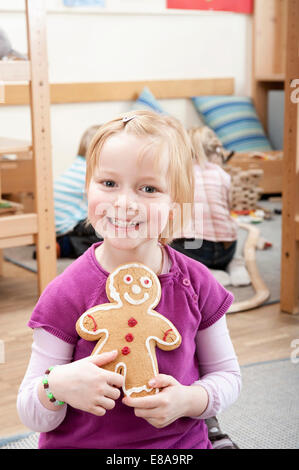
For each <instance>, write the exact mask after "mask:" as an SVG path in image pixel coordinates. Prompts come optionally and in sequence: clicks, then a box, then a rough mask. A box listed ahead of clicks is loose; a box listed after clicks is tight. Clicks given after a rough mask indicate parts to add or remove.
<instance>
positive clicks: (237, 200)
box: [225, 165, 263, 211]
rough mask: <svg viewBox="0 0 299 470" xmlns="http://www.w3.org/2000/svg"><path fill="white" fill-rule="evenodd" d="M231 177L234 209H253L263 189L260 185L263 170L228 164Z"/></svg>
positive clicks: (232, 205) (227, 168)
mask: <svg viewBox="0 0 299 470" xmlns="http://www.w3.org/2000/svg"><path fill="white" fill-rule="evenodd" d="M225 171H226V172H227V173H229V175H230V177H231V208H232V210H233V211H246V210H247V211H253V210H255V209H257V203H258V201H259V199H260V197H261V195H262V192H263V190H262V189H261V188H260V187H259V186H258V185H259V182H260V179H261V177H262V176H263V170H260V169H258V168H256V169H255V168H253V169H250V170H241V168H239V167H231V166H228V165H227V166H226V167H225Z"/></svg>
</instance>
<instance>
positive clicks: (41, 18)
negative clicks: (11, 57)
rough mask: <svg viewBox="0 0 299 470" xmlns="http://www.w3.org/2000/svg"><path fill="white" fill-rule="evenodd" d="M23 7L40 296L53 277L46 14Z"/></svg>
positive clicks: (36, 3) (34, 5) (39, 5)
mask: <svg viewBox="0 0 299 470" xmlns="http://www.w3.org/2000/svg"><path fill="white" fill-rule="evenodd" d="M26 5H27V8H26V15H27V38H28V51H29V59H30V61H31V82H30V97H31V99H30V108H31V123H32V150H33V159H34V168H35V195H36V197H35V203H36V213H37V220H38V232H37V234H36V235H35V240H36V254H37V262H38V284H39V292H40V293H41V292H42V291H43V289H44V288H45V287H46V285H47V284H48V283H49V282H50V281H51V280H52V279H53V278H54V277H55V276H56V247H55V245H56V240H55V231H54V204H53V177H52V162H51V135H50V91H49V83H48V53H47V43H46V11H45V2H43V1H42V2H41V1H40V0H26Z"/></svg>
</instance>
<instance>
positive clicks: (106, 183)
mask: <svg viewBox="0 0 299 470" xmlns="http://www.w3.org/2000/svg"><path fill="white" fill-rule="evenodd" d="M102 184H103V185H104V186H106V187H107V188H114V186H115V183H114V181H111V180H108V181H103V182H102Z"/></svg>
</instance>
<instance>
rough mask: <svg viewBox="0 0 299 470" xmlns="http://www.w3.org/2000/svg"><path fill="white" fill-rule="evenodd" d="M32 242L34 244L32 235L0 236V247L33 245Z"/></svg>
mask: <svg viewBox="0 0 299 470" xmlns="http://www.w3.org/2000/svg"><path fill="white" fill-rule="evenodd" d="M33 244H34V236H33V235H24V236H21V237H14V238H4V239H2V238H0V249H1V248H12V247H14V246H25V245H33Z"/></svg>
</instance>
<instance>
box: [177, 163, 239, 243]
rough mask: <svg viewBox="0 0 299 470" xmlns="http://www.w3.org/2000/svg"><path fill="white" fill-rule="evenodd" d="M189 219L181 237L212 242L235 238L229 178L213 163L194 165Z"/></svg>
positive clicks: (235, 228)
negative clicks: (189, 221)
mask: <svg viewBox="0 0 299 470" xmlns="http://www.w3.org/2000/svg"><path fill="white" fill-rule="evenodd" d="M194 177H195V196H194V202H195V204H194V212H193V220H192V222H191V223H190V224H189V225H188V226H187V227H186V229H185V230H184V234H183V237H181V238H196V239H203V240H209V241H213V242H225V241H234V240H236V239H237V224H236V222H235V220H234V219H233V218H232V217H231V215H230V201H229V198H230V196H229V193H230V175H229V174H228V173H226V172H225V171H224V170H223V169H222V168H221V167H220V166H219V165H216V164H215V163H210V162H208V163H206V164H205V165H203V166H199V165H194Z"/></svg>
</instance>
